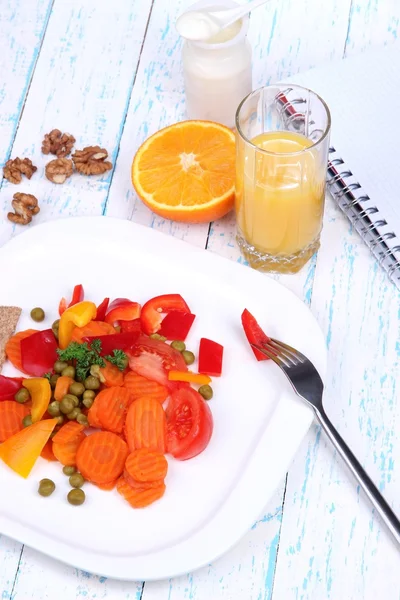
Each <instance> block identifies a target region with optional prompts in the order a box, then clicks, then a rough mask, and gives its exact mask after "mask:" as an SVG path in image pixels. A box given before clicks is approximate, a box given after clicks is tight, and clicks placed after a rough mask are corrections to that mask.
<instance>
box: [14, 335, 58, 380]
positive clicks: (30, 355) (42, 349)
mask: <svg viewBox="0 0 400 600" xmlns="http://www.w3.org/2000/svg"><path fill="white" fill-rule="evenodd" d="M56 360H58V355H57V341H56V338H55V337H54V333H53V332H52V330H51V329H45V330H44V331H38V332H37V333H33V334H32V335H30V336H29V337H27V338H25V339H24V340H21V363H22V368H23V370H24V372H25V373H27V374H28V375H32V376H33V377H42V376H43V375H44V374H45V373H48V372H49V371H52V370H53V366H54V363H55V362H56Z"/></svg>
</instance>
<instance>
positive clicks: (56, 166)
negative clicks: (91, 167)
mask: <svg viewBox="0 0 400 600" xmlns="http://www.w3.org/2000/svg"><path fill="white" fill-rule="evenodd" d="M45 172H46V177H47V179H48V180H49V181H52V182H53V183H64V181H65V180H66V179H67V177H71V175H72V172H73V167H72V160H70V159H69V158H56V159H54V160H51V161H50V162H49V163H47V165H46V169H45Z"/></svg>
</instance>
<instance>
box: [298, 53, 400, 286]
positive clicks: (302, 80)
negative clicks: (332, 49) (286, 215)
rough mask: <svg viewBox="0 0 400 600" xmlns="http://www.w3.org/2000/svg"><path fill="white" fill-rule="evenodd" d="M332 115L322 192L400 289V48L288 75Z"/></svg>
mask: <svg viewBox="0 0 400 600" xmlns="http://www.w3.org/2000/svg"><path fill="white" fill-rule="evenodd" d="M289 82H292V83H297V84H299V85H303V86H305V87H308V88H310V89H312V90H313V91H315V92H317V93H318V94H320V95H321V96H322V98H324V100H325V101H326V102H327V104H328V106H329V108H330V111H331V114H332V131H331V149H330V156H329V158H330V160H329V165H328V175H327V188H328V190H329V191H330V193H331V194H332V196H333V198H334V199H335V201H336V202H337V204H338V205H339V207H340V208H341V209H342V211H343V212H344V213H345V214H346V216H347V217H348V218H349V220H350V221H351V223H352V224H353V226H354V228H355V229H356V231H357V232H358V233H359V234H360V236H361V237H362V238H363V240H364V241H365V243H366V244H367V245H368V247H369V248H370V250H371V252H372V253H373V254H374V256H375V258H376V259H377V260H378V262H379V263H380V265H381V266H382V267H383V268H384V269H385V271H386V272H387V274H388V277H389V279H390V280H391V281H392V282H393V283H394V284H395V285H396V287H397V288H398V289H400V43H397V44H393V45H391V46H388V47H385V48H381V49H378V50H376V49H375V50H372V51H367V52H365V53H362V54H359V55H357V56H354V57H351V58H347V59H344V60H339V61H334V62H332V63H330V64H328V65H325V66H324V67H323V68H316V69H312V70H311V71H308V72H306V73H302V74H300V75H296V76H295V77H292V78H290V80H289Z"/></svg>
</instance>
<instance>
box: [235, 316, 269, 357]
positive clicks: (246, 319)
mask: <svg viewBox="0 0 400 600" xmlns="http://www.w3.org/2000/svg"><path fill="white" fill-rule="evenodd" d="M242 325H243V329H244V332H245V334H246V337H247V340H248V342H249V344H257V345H258V346H259V345H261V344H262V343H264V342H269V341H270V338H269V337H268V336H267V335H266V334H265V333H264V332H263V330H262V329H261V327H260V326H259V324H258V323H257V321H256V320H255V318H254V317H253V315H252V314H251V313H250V312H249V311H248V310H247V308H245V309H244V311H243V313H242ZM251 349H252V350H253V352H254V356H255V357H256V359H257V360H268V356H265V354H262V353H261V352H259V350H256V349H255V348H253V347H252V348H251Z"/></svg>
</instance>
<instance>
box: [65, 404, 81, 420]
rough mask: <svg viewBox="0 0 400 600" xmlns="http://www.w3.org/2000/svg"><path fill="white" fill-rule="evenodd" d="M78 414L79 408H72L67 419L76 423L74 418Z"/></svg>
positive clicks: (79, 412)
mask: <svg viewBox="0 0 400 600" xmlns="http://www.w3.org/2000/svg"><path fill="white" fill-rule="evenodd" d="M80 414H81V409H80V408H77V407H76V408H73V409H72V410H71V412H69V413H68V414H67V419H69V420H70V421H76V417H77V416H78V415H80Z"/></svg>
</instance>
